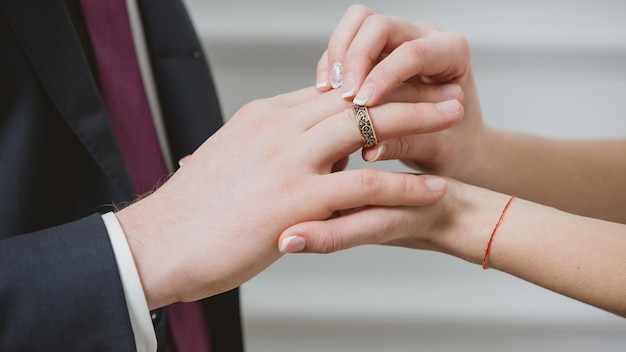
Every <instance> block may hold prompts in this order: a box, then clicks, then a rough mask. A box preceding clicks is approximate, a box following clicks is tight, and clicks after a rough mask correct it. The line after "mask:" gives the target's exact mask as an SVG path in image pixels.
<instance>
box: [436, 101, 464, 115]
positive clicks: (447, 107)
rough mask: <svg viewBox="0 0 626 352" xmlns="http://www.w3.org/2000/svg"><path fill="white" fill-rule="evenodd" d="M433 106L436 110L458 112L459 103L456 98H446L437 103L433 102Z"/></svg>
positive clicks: (448, 112) (449, 112)
mask: <svg viewBox="0 0 626 352" xmlns="http://www.w3.org/2000/svg"><path fill="white" fill-rule="evenodd" d="M435 107H436V108H437V110H439V111H441V112H444V113H447V114H451V113H455V112H458V111H459V110H460V108H461V105H460V103H459V101H458V100H454V99H453V100H446V101H442V102H441V103H437V104H435Z"/></svg>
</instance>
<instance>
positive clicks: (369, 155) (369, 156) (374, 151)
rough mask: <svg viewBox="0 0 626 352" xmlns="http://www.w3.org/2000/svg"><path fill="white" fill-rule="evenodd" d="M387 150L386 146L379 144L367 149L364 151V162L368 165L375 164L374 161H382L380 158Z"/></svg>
mask: <svg viewBox="0 0 626 352" xmlns="http://www.w3.org/2000/svg"><path fill="white" fill-rule="evenodd" d="M384 149H385V145H384V144H378V145H377V146H376V147H372V148H367V149H365V150H364V151H363V160H365V161H367V162H368V163H373V162H374V161H378V160H380V156H381V155H382V153H383V150H384Z"/></svg>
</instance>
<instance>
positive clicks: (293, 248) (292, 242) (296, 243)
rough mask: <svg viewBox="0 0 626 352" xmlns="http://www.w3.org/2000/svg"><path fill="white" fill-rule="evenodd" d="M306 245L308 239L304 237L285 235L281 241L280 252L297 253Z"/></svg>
mask: <svg viewBox="0 0 626 352" xmlns="http://www.w3.org/2000/svg"><path fill="white" fill-rule="evenodd" d="M304 247H306V241H305V239H304V238H303V237H300V236H289V237H285V239H284V240H283V241H282V242H281V243H280V249H279V250H280V252H281V253H296V252H300V251H301V250H303V249H304Z"/></svg>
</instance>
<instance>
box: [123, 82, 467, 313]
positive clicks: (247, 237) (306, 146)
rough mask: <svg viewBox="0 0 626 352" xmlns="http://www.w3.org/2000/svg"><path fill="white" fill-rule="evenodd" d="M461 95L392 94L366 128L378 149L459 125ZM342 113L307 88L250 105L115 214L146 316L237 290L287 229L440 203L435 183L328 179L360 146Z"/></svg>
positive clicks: (356, 174)
mask: <svg viewBox="0 0 626 352" xmlns="http://www.w3.org/2000/svg"><path fill="white" fill-rule="evenodd" d="M461 95H462V93H459V94H457V95H455V96H454V97H449V96H446V95H444V94H442V93H441V92H440V90H438V89H423V90H421V91H419V92H418V91H415V90H408V89H404V88H400V89H394V91H393V92H392V93H391V94H388V95H387V97H386V99H385V102H384V103H382V104H379V105H377V106H376V107H372V108H371V109H370V114H371V115H372V116H376V115H380V116H389V118H386V119H385V121H381V122H380V123H379V124H378V126H377V133H378V134H379V137H380V138H381V140H384V139H390V138H395V137H398V136H400V134H404V133H407V131H411V132H410V133H424V132H434V131H437V130H442V129H445V128H448V127H450V126H452V125H454V124H455V123H456V122H457V121H458V120H459V119H461V117H462V114H463V109H462V105H461V104H460V102H459V100H460V98H461ZM450 100H452V102H450ZM446 101H447V102H448V103H447V104H448V109H441V107H440V105H439V103H440V102H446ZM450 105H452V106H455V107H456V108H455V109H449V106H450ZM351 107H352V104H351V103H350V102H347V101H345V100H343V99H341V97H340V94H339V93H338V92H334V91H333V92H326V93H322V92H320V91H318V90H317V89H315V88H314V87H311V88H307V89H302V90H299V91H295V92H291V93H287V94H283V95H279V96H276V97H273V98H268V99H262V100H258V101H254V102H251V103H249V104H247V105H245V106H244V107H242V108H241V109H240V110H239V111H238V112H237V113H236V114H235V115H234V116H233V117H232V118H231V119H230V120H229V121H228V122H227V123H226V124H225V125H224V126H223V127H222V128H221V129H220V130H219V131H218V132H216V133H215V134H214V135H213V136H212V137H211V138H209V139H208V140H207V141H206V142H205V143H203V144H202V145H201V146H200V147H199V148H198V149H197V150H196V151H195V152H194V153H193V155H191V156H190V157H188V158H186V159H185V161H184V166H183V167H182V168H180V169H179V170H178V171H177V172H176V173H175V174H173V175H172V176H171V178H169V179H168V180H167V182H165V183H164V184H163V185H162V186H161V187H160V188H158V189H157V190H156V191H155V192H153V193H152V194H150V195H147V196H146V197H144V198H142V199H141V200H139V201H137V202H135V203H133V204H131V205H130V206H128V207H126V208H124V209H122V210H120V211H119V212H117V213H116V216H117V218H118V220H119V222H120V224H121V226H122V228H123V230H124V233H125V235H126V236H127V238H128V243H129V246H130V249H131V252H132V254H133V257H134V260H135V263H136V266H137V270H138V273H139V276H140V280H141V283H142V286H143V288H144V292H145V295H146V300H147V303H148V306H149V308H150V309H155V308H158V307H162V306H165V305H168V304H170V303H174V302H179V301H193V300H197V299H201V298H204V297H209V296H212V295H215V294H218V293H221V292H225V291H227V290H230V289H232V288H235V287H237V286H239V285H241V284H242V283H244V282H245V281H247V280H249V279H250V278H251V277H253V276H254V275H256V274H258V273H259V272H260V271H262V270H263V269H265V268H266V267H267V266H269V265H270V264H271V263H273V262H274V261H276V260H277V259H278V258H279V257H280V256H281V255H282V253H280V252H279V250H278V248H276V245H275V243H276V240H277V238H278V236H279V235H280V233H281V232H282V231H284V230H285V229H286V228H288V227H290V226H292V225H295V224H297V223H301V222H306V221H311V220H323V219H327V218H329V217H330V216H331V215H332V214H333V213H335V212H338V211H342V210H345V209H351V208H355V207H362V206H367V205H377V206H399V205H404V206H419V205H425V204H431V203H433V202H435V201H437V200H439V199H441V197H442V196H443V195H444V194H445V192H446V182H445V181H444V180H443V179H442V178H438V177H428V176H417V175H409V174H394V173H388V172H381V171H377V170H347V171H338V170H340V169H341V168H342V167H341V165H340V164H341V161H342V160H344V159H345V157H346V156H348V155H349V154H351V153H352V152H354V151H356V150H358V149H359V147H360V146H361V145H362V140H361V136H360V132H359V130H358V128H357V127H356V123H355V121H354V117H353V114H352V109H351ZM416 114H417V115H419V116H420V118H418V119H416V118H415V116H416ZM333 171H335V172H333Z"/></svg>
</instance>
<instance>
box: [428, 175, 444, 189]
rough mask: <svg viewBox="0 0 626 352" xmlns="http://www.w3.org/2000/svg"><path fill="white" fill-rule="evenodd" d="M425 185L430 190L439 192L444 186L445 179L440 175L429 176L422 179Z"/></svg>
mask: <svg viewBox="0 0 626 352" xmlns="http://www.w3.org/2000/svg"><path fill="white" fill-rule="evenodd" d="M424 184H425V185H426V187H427V188H428V189H429V190H431V191H432V192H441V191H443V190H444V189H445V188H446V184H447V183H446V179H445V178H441V177H429V178H427V179H425V180H424Z"/></svg>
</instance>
